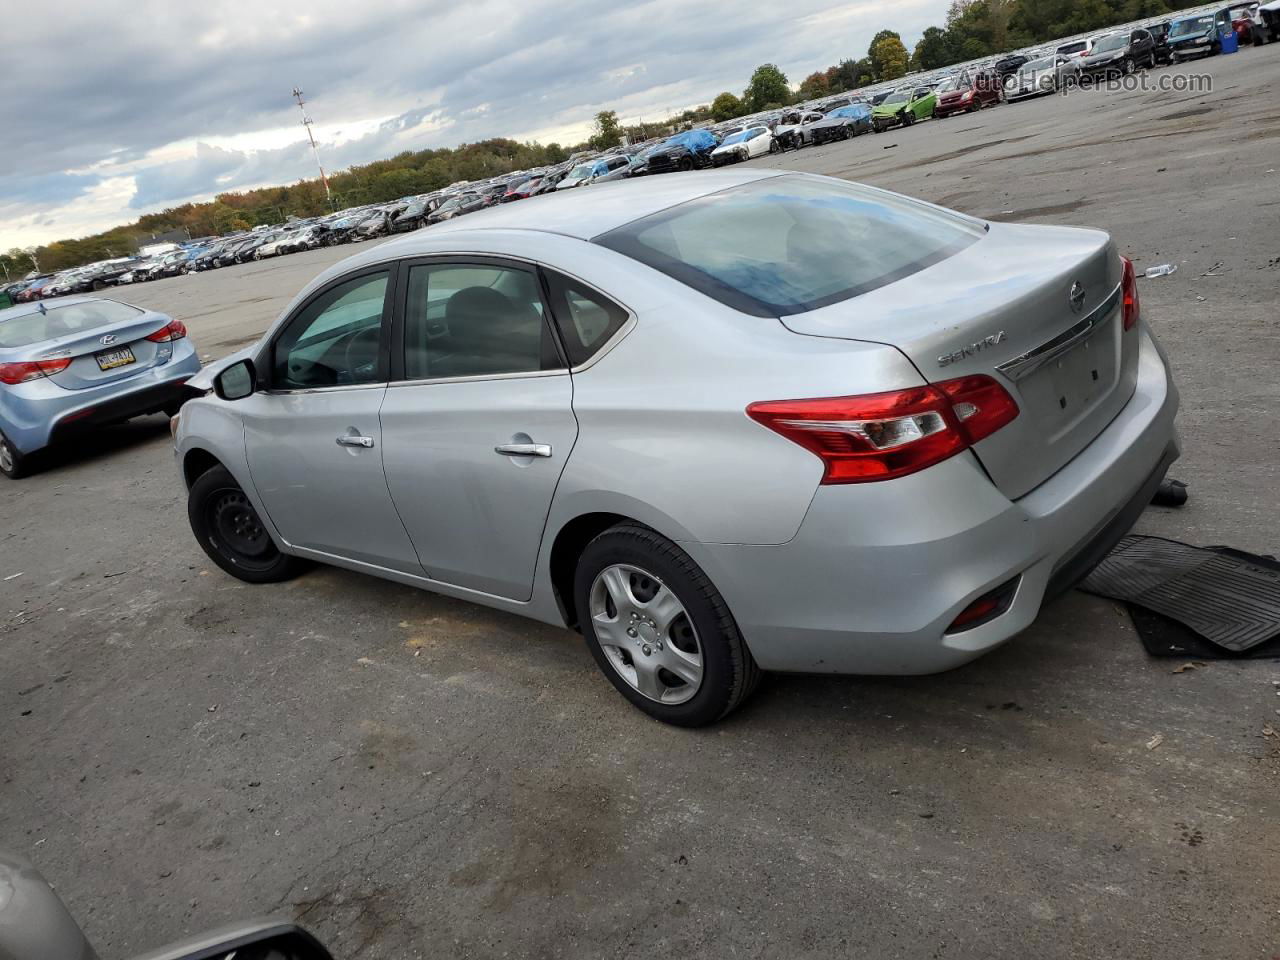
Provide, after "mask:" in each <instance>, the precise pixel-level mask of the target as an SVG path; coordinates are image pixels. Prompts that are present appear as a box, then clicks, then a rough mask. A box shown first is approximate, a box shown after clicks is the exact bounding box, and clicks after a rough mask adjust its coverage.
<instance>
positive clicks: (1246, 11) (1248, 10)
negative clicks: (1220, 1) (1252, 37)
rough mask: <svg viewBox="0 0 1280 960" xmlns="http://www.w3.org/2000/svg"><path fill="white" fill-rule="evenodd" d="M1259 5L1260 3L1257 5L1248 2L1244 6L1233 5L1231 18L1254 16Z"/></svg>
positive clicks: (1238, 18)
mask: <svg viewBox="0 0 1280 960" xmlns="http://www.w3.org/2000/svg"><path fill="white" fill-rule="evenodd" d="M1257 7H1258V5H1257V4H1256V3H1246V4H1244V5H1243V6H1240V7H1232V8H1231V19H1232V20H1240V19H1242V18H1244V17H1252V16H1253V11H1254V10H1256V9H1257Z"/></svg>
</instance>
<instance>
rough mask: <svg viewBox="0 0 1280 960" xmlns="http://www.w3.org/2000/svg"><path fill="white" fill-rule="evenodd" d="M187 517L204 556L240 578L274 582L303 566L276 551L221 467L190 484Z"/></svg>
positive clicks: (292, 573) (302, 562) (239, 491)
mask: <svg viewBox="0 0 1280 960" xmlns="http://www.w3.org/2000/svg"><path fill="white" fill-rule="evenodd" d="M187 519H188V520H189V521H190V523H191V532H192V533H194V534H195V537H196V542H197V543H199V544H200V546H201V548H202V549H203V550H204V552H205V553H207V554H208V555H209V559H210V560H212V561H213V562H214V563H216V564H217V565H218V566H219V567H221V568H222V569H223V570H225V571H226V572H227V573H229V574H231V576H233V577H235V578H236V579H238V580H243V581H244V582H245V583H279V582H280V581H282V580H289V579H291V578H293V577H295V576H297V575H298V574H299V573H300V572H301V571H302V570H303V569H304V568H305V566H306V564H305V563H304V561H302V560H299V559H298V558H297V557H292V556H289V555H288V554H286V553H281V552H280V550H279V548H277V547H276V545H275V543H274V541H272V539H271V535H270V534H268V533H267V532H266V530H265V529H263V526H262V521H261V520H260V519H259V518H258V513H257V511H256V510H255V509H254V508H253V504H252V503H250V502H249V498H248V497H246V496H245V493H244V490H242V489H241V488H240V485H239V484H238V483H236V478H235V477H233V476H232V475H231V472H230V471H229V470H227V469H226V467H212V468H210V469H209V470H207V471H205V472H204V473H202V474H201V475H200V477H199V478H198V479H197V480H196V482H195V483H193V484H192V485H191V490H190V491H189V492H188V494H187Z"/></svg>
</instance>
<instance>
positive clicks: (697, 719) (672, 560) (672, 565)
mask: <svg viewBox="0 0 1280 960" xmlns="http://www.w3.org/2000/svg"><path fill="white" fill-rule="evenodd" d="M613 564H628V565H631V566H635V567H638V568H640V569H642V570H644V571H645V572H646V573H649V574H651V575H652V577H653V579H654V580H657V581H658V582H659V583H661V584H662V585H664V586H666V587H667V589H669V590H671V591H672V592H673V593H674V594H675V595H676V597H677V598H678V599H679V601H680V603H681V604H682V605H683V606H684V609H685V613H686V614H687V616H688V618H689V620H690V621H691V623H692V626H693V628H694V630H695V631H696V633H697V637H698V640H699V647H700V652H701V658H702V662H703V673H702V680H701V684H700V686H699V688H698V691H697V693H695V694H694V695H693V697H692V698H691V699H689V700H687V701H685V702H684V703H679V704H668V703H661V702H659V701H657V700H653V699H650V698H649V697H647V696H645V695H644V694H643V693H641V692H640V691H639V690H637V689H636V688H635V687H633V686H632V685H631V684H630V683H629V682H628V681H627V680H626V679H624V678H623V676H622V675H621V674H620V673H619V672H618V670H617V668H615V667H614V665H613V663H612V661H611V660H610V659H609V657H608V655H607V654H606V653H605V652H604V650H603V648H602V647H601V645H600V642H599V640H598V639H597V637H596V632H595V628H594V624H593V621H592V618H591V614H590V595H591V588H592V585H593V584H594V583H595V580H596V577H597V576H598V575H599V573H600V572H601V571H603V570H604V569H605V568H606V567H609V566H611V565H613ZM573 594H574V602H575V603H576V605H577V610H578V619H579V622H580V623H581V625H582V635H583V637H584V638H585V639H586V641H587V648H588V649H589V650H590V651H591V655H592V656H593V657H594V658H595V660H596V663H597V665H599V667H600V670H601V672H602V673H604V675H605V676H606V677H607V678H608V679H609V682H610V683H612V684H613V686H614V687H615V688H616V689H617V691H618V692H619V693H621V694H622V695H623V696H624V697H626V698H627V699H628V700H629V701H631V703H632V705H634V706H636V707H638V708H639V709H641V710H643V711H644V712H645V713H647V714H649V716H651V717H653V718H655V719H657V720H661V721H662V722H663V723H670V724H674V725H676V726H681V727H701V726H705V725H706V724H709V723H715V722H716V721H717V720H719V719H721V718H722V717H724V716H726V715H727V714H729V713H730V712H732V711H733V710H735V709H737V707H738V706H740V705H741V704H742V702H743V701H744V700H745V699H746V698H747V697H748V696H750V694H751V693H752V691H753V690H755V688H756V686H757V685H758V684H759V682H760V676H761V671H760V668H759V667H758V666H756V662H755V660H754V659H753V658H752V656H751V651H750V650H748V649H747V645H746V642H745V641H744V640H743V639H742V634H741V633H739V631H738V625H737V624H736V623H735V622H734V619H733V615H732V614H731V613H730V612H729V608H728V606H726V604H725V602H724V598H723V597H721V596H720V592H719V591H718V590H716V588H715V586H714V585H713V584H712V583H711V581H710V580H709V579H707V575H706V574H705V573H703V572H702V570H701V569H700V568H699V567H698V565H697V564H696V563H694V562H693V560H692V559H691V558H690V557H689V555H688V554H687V553H685V552H684V551H683V550H681V549H680V548H679V547H678V546H676V545H675V544H674V543H672V542H671V541H670V540H668V539H667V538H666V537H663V536H661V535H660V534H658V533H655V532H654V531H653V530H650V529H649V528H648V527H643V526H640V525H639V524H634V523H623V524H618V525H617V526H614V527H610V528H609V529H608V530H606V531H605V532H604V533H602V534H600V535H599V536H598V537H596V538H595V539H594V540H592V541H591V542H590V543H589V544H587V546H586V549H584V550H583V551H582V556H581V557H579V558H578V567H577V570H576V572H575V574H574V581H573ZM646 649H647V648H646Z"/></svg>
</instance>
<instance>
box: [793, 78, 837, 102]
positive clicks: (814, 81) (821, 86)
mask: <svg viewBox="0 0 1280 960" xmlns="http://www.w3.org/2000/svg"><path fill="white" fill-rule="evenodd" d="M830 92H831V84H830V83H829V82H827V75H826V74H825V73H823V72H821V71H818V72H816V73H811V74H809V75H808V76H807V77H805V78H804V80H803V81H802V82H801V84H800V92H799V97H800V99H801V100H817V99H818V98H819V97H825V96H826V95H827V94H828V93H830Z"/></svg>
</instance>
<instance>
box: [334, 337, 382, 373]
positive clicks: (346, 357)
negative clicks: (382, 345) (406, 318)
mask: <svg viewBox="0 0 1280 960" xmlns="http://www.w3.org/2000/svg"><path fill="white" fill-rule="evenodd" d="M381 335H382V328H381V327H367V328H365V329H364V330H359V331H357V332H356V333H353V334H352V335H351V336H350V337H349V338H348V339H347V344H346V347H345V349H344V352H343V361H344V362H343V369H344V370H346V372H347V376H348V377H349V378H350V379H349V381H348V382H350V383H363V382H365V381H366V380H368V379H369V378H371V377H372V376H373V375H374V374H375V373H376V372H377V369H378V339H379V337H381Z"/></svg>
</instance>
